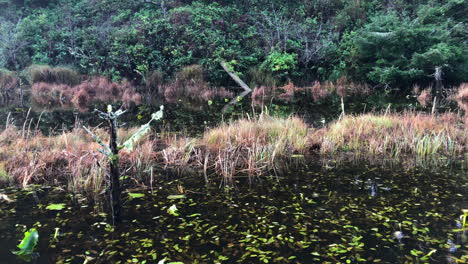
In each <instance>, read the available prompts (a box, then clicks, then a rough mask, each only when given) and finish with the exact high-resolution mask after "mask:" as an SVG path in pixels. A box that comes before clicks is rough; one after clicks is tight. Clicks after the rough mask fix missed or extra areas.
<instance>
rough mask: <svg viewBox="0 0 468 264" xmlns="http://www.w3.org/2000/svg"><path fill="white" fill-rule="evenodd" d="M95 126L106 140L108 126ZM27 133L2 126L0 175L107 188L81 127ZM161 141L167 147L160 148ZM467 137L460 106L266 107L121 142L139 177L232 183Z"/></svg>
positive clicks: (87, 189) (432, 149) (127, 168)
mask: <svg viewBox="0 0 468 264" xmlns="http://www.w3.org/2000/svg"><path fill="white" fill-rule="evenodd" d="M137 129H138V128H131V129H120V130H119V138H120V139H121V140H122V141H124V140H125V139H128V138H129V137H130V136H131V135H132V134H134V132H135V131H136V130H137ZM93 130H94V133H95V134H96V135H98V136H99V137H101V138H102V139H103V140H104V141H107V139H108V135H107V131H106V130H104V129H99V128H98V129H93ZM29 134H30V133H24V132H23V131H20V130H18V129H16V128H14V127H12V126H10V127H8V128H7V129H5V130H4V131H3V132H1V133H0V183H4V182H8V181H12V180H13V181H14V182H15V183H17V184H19V185H22V186H27V185H28V184H31V183H45V184H57V185H62V186H67V188H68V189H69V190H71V191H74V192H82V193H87V194H88V195H90V196H96V195H99V193H102V192H103V191H104V188H105V186H106V177H105V174H104V173H103V172H102V171H101V170H100V168H99V165H98V164H101V166H106V159H105V158H104V157H103V156H102V155H101V154H99V153H98V149H99V148H100V147H99V145H98V144H96V143H94V142H93V141H92V139H91V138H89V136H88V135H87V134H86V133H85V132H84V131H83V130H82V129H77V130H73V131H70V132H65V133H62V134H58V135H53V136H49V137H46V136H43V135H41V134H40V133H33V134H35V135H33V136H28V135H29ZM25 135H26V136H25ZM161 142H162V143H161ZM157 143H158V146H160V145H161V144H163V145H164V146H165V147H163V148H160V147H159V149H157V147H156V146H157ZM467 145H468V129H467V127H466V126H465V124H464V123H463V120H462V118H461V117H460V116H458V115H456V114H454V113H446V114H442V115H426V114H420V113H414V112H406V113H402V114H391V113H390V114H387V115H376V114H365V115H359V116H345V117H344V118H343V119H341V120H338V121H336V122H333V123H331V124H330V125H329V126H327V127H326V128H323V129H319V130H314V129H312V128H310V127H308V126H307V124H305V123H304V121H303V120H302V119H300V118H298V117H289V118H279V117H272V116H268V115H261V116H259V117H258V118H253V119H240V120H237V121H232V122H229V123H223V124H221V125H220V126H218V127H216V128H213V129H209V130H207V131H206V132H205V133H204V134H203V136H202V137H200V138H187V137H183V136H179V137H175V136H164V137H162V138H161V139H154V138H151V137H150V136H148V137H146V138H143V139H142V140H141V141H140V142H139V143H138V144H137V146H136V149H135V150H134V151H130V152H128V151H124V150H122V152H121V157H120V166H121V168H122V170H121V171H122V173H123V175H124V176H128V177H129V178H130V181H131V182H132V183H133V184H137V185H139V184H148V182H152V180H153V177H154V176H153V168H155V167H156V168H157V167H158V166H160V167H162V166H165V167H166V168H168V169H173V170H176V171H177V172H179V173H187V172H197V171H198V172H200V173H201V172H204V173H203V175H204V177H205V180H206V181H209V180H210V178H213V177H212V176H213V175H215V177H219V178H220V182H221V183H222V184H228V185H234V184H235V182H236V179H237V177H238V176H242V175H243V176H248V179H249V180H250V181H251V182H252V181H253V180H254V179H255V178H256V177H258V176H261V175H264V174H265V173H267V172H277V173H280V172H281V171H283V170H284V169H287V167H288V166H289V165H290V164H293V163H294V162H292V161H293V160H300V159H297V158H293V157H294V156H295V154H298V156H301V155H303V154H307V153H308V152H309V151H310V150H312V149H314V150H315V149H319V150H320V151H319V153H320V154H322V155H323V157H329V156H330V155H335V154H338V153H352V154H353V155H360V156H361V157H362V156H364V157H367V158H369V159H372V158H376V157H387V158H391V159H395V160H398V159H400V158H407V157H410V158H411V157H412V158H421V159H426V158H428V157H437V156H446V157H459V156H461V155H465V154H466V153H467ZM6 175H8V176H6Z"/></svg>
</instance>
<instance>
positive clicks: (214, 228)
mask: <svg viewBox="0 0 468 264" xmlns="http://www.w3.org/2000/svg"><path fill="white" fill-rule="evenodd" d="M311 164H313V163H311ZM467 180H468V173H467V169H466V168H465V169H462V168H461V166H453V167H452V168H450V169H448V168H447V169H438V170H436V171H431V170H429V169H417V168H412V169H402V168H392V169H391V170H390V169H385V168H381V167H378V166H377V167H369V166H363V165H359V166H358V165H351V164H349V165H347V166H341V167H340V168H326V167H322V166H318V165H309V166H304V167H303V168H302V169H298V170H295V171H294V172H291V173H288V174H287V175H281V176H280V177H276V176H271V177H264V178H262V180H261V181H258V182H257V183H256V184H255V185H254V186H251V187H248V185H247V184H245V183H239V184H238V185H237V188H221V189H219V188H218V186H213V187H206V186H205V185H204V182H203V180H202V178H194V177H187V178H180V179H174V178H166V179H161V180H160V182H159V183H155V184H154V186H157V187H155V188H154V189H153V190H149V189H146V190H132V191H131V192H132V193H133V195H129V194H128V193H124V219H123V223H122V224H120V225H118V226H117V227H115V228H114V227H112V226H111V225H109V223H110V221H109V217H108V216H107V215H106V214H105V213H103V212H102V206H101V205H99V204H90V203H89V202H86V199H84V198H83V197H80V196H73V195H71V194H67V192H65V191H63V190H60V189H57V188H44V187H36V188H30V189H28V190H15V189H13V188H7V189H3V190H0V193H3V194H6V195H7V196H8V198H9V199H12V200H13V201H12V202H6V201H5V200H0V263H1V264H6V263H8V264H11V263H22V262H21V261H20V260H19V259H18V258H17V257H16V256H15V255H13V254H11V250H14V249H15V247H16V245H18V243H19V241H20V240H21V239H22V238H23V232H24V231H25V230H26V229H29V228H31V227H36V228H37V230H38V232H39V244H38V246H37V247H36V251H37V252H38V253H39V256H38V257H37V258H36V259H35V260H34V261H33V263H80V264H82V263H158V262H159V261H161V260H162V259H166V260H167V261H166V264H167V263H170V262H176V261H180V262H182V263H336V262H342V263H363V262H368V263H426V262H430V263H456V262H457V261H460V260H464V261H465V262H466V261H468V260H467V257H466V256H467V255H468V244H467V242H468V241H467V235H468V232H467V231H465V232H463V231H461V223H460V215H461V209H466V208H468V200H467V198H466V195H467V193H468V181H467ZM135 193H138V194H144V196H142V195H138V194H136V195H135ZM181 193H183V194H184V196H185V198H183V197H179V196H175V197H174V196H170V195H180V194H181ZM132 196H133V197H132ZM174 198H177V199H174ZM53 203H55V204H56V203H65V204H66V206H65V208H64V209H63V210H48V209H47V208H46V207H47V206H48V205H50V204H53ZM170 208H171V209H175V208H177V210H175V211H174V210H172V211H171V210H169V209H170Z"/></svg>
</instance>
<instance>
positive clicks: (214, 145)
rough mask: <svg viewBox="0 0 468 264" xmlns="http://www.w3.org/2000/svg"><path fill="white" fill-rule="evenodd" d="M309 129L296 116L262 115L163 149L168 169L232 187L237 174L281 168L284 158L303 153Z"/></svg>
mask: <svg viewBox="0 0 468 264" xmlns="http://www.w3.org/2000/svg"><path fill="white" fill-rule="evenodd" d="M308 132H309V128H308V126H307V125H306V124H305V123H304V121H303V120H301V119H300V118H297V117H289V118H279V117H272V116H268V115H261V116H260V117H258V118H255V119H241V120H238V121H233V122H230V123H224V124H222V125H220V126H219V127H217V128H214V129H210V130H208V131H206V132H205V133H204V135H203V137H202V138H200V139H187V138H179V139H176V140H174V139H171V141H169V142H167V143H168V145H170V146H169V147H168V148H166V149H165V150H163V154H164V162H165V164H166V165H167V166H172V167H173V166H174V165H175V166H179V167H180V166H192V167H198V168H202V169H203V170H204V172H205V175H206V174H207V173H208V171H212V172H214V173H215V174H216V175H219V176H221V182H222V183H224V184H228V185H231V184H234V181H235V177H236V176H238V175H248V176H249V179H250V180H251V181H252V180H253V179H254V177H256V176H260V175H262V174H264V173H266V172H269V171H277V172H278V171H280V170H281V169H283V168H284V166H282V165H283V164H287V162H283V161H284V159H288V158H289V157H290V156H291V155H293V154H294V153H305V152H306V150H307V147H308V138H307V135H308Z"/></svg>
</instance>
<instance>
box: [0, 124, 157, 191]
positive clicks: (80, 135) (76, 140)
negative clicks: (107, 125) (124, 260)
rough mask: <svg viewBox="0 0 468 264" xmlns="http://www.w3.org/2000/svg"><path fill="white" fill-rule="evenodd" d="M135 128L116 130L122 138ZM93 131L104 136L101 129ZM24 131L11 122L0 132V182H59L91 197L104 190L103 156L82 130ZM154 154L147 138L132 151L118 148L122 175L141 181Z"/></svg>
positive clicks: (26, 183) (19, 183)
mask: <svg viewBox="0 0 468 264" xmlns="http://www.w3.org/2000/svg"><path fill="white" fill-rule="evenodd" d="M135 129H137V128H135ZM135 129H129V130H127V129H119V133H120V134H121V135H122V139H123V140H125V139H126V138H128V137H129V136H130V135H131V134H132V133H133V131H134V130H135ZM94 131H95V133H96V134H98V135H102V138H103V140H105V141H106V140H107V133H106V131H104V129H100V128H98V129H94ZM25 135H27V134H26V133H23V132H22V131H21V130H19V129H16V128H14V127H12V126H10V127H8V128H7V129H5V130H4V131H3V132H1V133H0V152H1V153H2V155H0V165H1V166H0V178H1V179H0V181H1V182H5V181H7V182H10V183H11V182H14V183H16V184H18V185H20V186H22V187H26V186H27V185H29V184H32V183H44V184H53V185H61V186H66V187H67V188H68V190H70V191H73V192H79V193H86V194H88V195H89V196H92V197H96V195H98V194H100V193H102V192H103V191H104V190H105V186H106V183H105V182H106V177H105V174H104V173H103V172H102V170H101V169H100V168H99V165H98V164H102V165H103V166H105V164H106V163H105V159H104V157H102V155H101V154H98V152H97V150H98V149H99V145H98V144H97V143H94V142H92V140H91V139H90V138H89V136H88V135H87V134H85V132H84V131H82V130H81V129H76V130H73V131H69V132H63V133H60V134H57V135H52V136H44V135H42V134H41V133H40V132H37V133H34V136H25ZM13 139H14V140H13ZM155 154H156V152H155V151H154V150H153V141H152V140H150V139H149V138H146V139H144V140H142V141H140V142H138V143H137V144H136V147H135V150H133V151H122V157H121V159H120V162H121V166H122V168H123V170H122V172H123V175H125V176H128V178H129V180H130V181H133V182H143V181H145V178H144V177H145V175H144V172H146V171H149V169H150V168H151V167H152V166H153V165H154V164H155V162H156V158H155Z"/></svg>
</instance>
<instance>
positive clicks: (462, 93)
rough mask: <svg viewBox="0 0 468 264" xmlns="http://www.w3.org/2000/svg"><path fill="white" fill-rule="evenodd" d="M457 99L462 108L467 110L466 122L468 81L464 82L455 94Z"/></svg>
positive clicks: (466, 120)
mask: <svg viewBox="0 0 468 264" xmlns="http://www.w3.org/2000/svg"><path fill="white" fill-rule="evenodd" d="M455 100H456V101H457V103H458V106H459V107H460V109H462V110H463V111H464V112H465V122H468V83H462V84H461V85H460V87H459V88H458V93H457V94H456V95H455Z"/></svg>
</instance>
